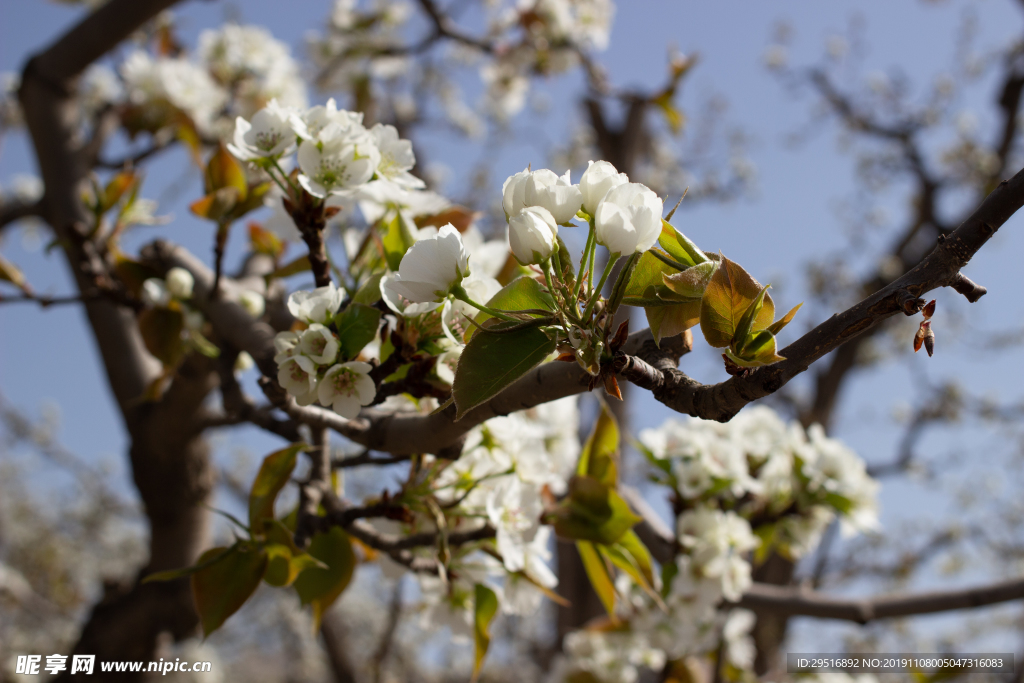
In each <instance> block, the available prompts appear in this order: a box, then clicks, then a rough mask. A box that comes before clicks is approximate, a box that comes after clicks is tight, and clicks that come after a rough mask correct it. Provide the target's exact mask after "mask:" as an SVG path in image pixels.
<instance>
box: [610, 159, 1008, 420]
mask: <svg viewBox="0 0 1024 683" xmlns="http://www.w3.org/2000/svg"><path fill="white" fill-rule="evenodd" d="M1022 205H1024V171H1021V172H1018V173H1017V175H1015V176H1014V177H1013V178H1012V179H1010V180H1008V181H1003V182H1002V183H1000V184H999V187H997V188H996V189H995V191H993V192H992V194H990V195H989V196H988V197H987V198H986V199H985V201H984V202H982V204H981V206H979V207H978V209H977V210H976V211H975V212H974V213H973V214H972V215H971V216H970V217H969V218H968V219H967V220H966V221H964V222H963V223H962V224H961V225H960V227H958V228H957V229H956V230H955V231H953V232H952V233H950V234H949V235H948V236H945V237H943V238H942V239H940V241H939V245H938V246H937V247H935V249H934V250H933V251H932V252H931V254H929V255H928V256H927V257H925V259H924V260H923V261H921V262H920V263H919V264H918V265H917V266H915V267H914V268H913V269H912V270H910V271H909V272H907V273H906V274H905V275H903V276H902V277H900V278H899V279H897V280H896V281H894V282H892V283H891V284H889V285H888V286H886V287H884V288H882V289H880V290H878V291H877V292H875V293H874V294H872V295H871V296H869V297H867V298H866V299H864V300H863V301H861V302H860V303H858V304H856V305H855V306H853V307H851V308H849V309H847V310H846V311H844V312H843V313H839V314H837V315H833V316H832V317H831V318H829V319H828V320H826V321H825V322H823V323H821V324H820V325H818V326H817V327H815V328H814V329H813V330H811V331H810V332H808V333H807V334H805V335H804V336H803V337H801V338H800V339H798V340H797V341H795V342H793V343H792V344H790V345H789V346H787V347H786V348H784V349H782V351H780V355H781V356H783V357H784V358H786V360H784V361H780V362H778V363H775V364H772V365H769V366H765V367H761V368H758V369H757V370H755V371H754V372H752V373H751V374H749V375H748V376H746V377H733V378H732V379H730V380H728V381H725V382H722V383H720V384H715V385H703V384H700V383H699V382H697V381H695V380H693V379H690V378H689V377H687V376H686V375H685V374H683V373H682V372H680V371H679V370H674V369H672V370H667V371H665V372H663V373H662V377H661V378H660V379H659V378H657V377H655V376H652V375H651V373H649V372H647V371H646V370H645V369H644V368H642V367H641V368H640V370H636V371H631V370H630V368H628V367H627V368H626V369H625V371H624V376H625V377H626V378H627V379H630V380H631V381H633V380H634V379H635V380H636V381H637V383H639V384H640V386H647V387H648V388H650V389H651V391H652V392H653V394H654V396H655V398H657V399H658V400H659V401H661V402H662V403H664V404H665V405H667V406H669V407H670V408H672V409H673V410H675V411H677V412H680V413H686V414H688V415H694V416H697V417H702V418H705V419H711V420H718V421H720V422H725V421H728V420H729V419H731V418H732V416H733V415H735V414H736V413H737V412H739V411H740V409H741V408H743V406H745V405H747V404H748V403H750V402H752V401H756V400H757V399H759V398H764V397H765V396H768V395H770V394H772V393H774V392H776V391H778V390H779V389H780V388H781V387H783V386H784V385H785V384H786V383H787V382H789V381H790V380H791V379H793V378H794V377H796V376H797V375H799V374H800V373H802V372H804V371H805V370H806V369H807V368H808V367H810V365H811V364H812V363H814V362H815V361H817V360H818V359H820V358H821V357H822V356H824V355H825V354H827V353H829V352H830V351H832V350H834V349H836V348H838V347H840V346H842V345H843V344H845V343H846V342H848V341H850V340H851V339H855V338H857V337H858V336H859V335H861V334H863V333H864V332H866V331H868V330H870V329H872V328H874V327H875V326H877V325H878V324H880V323H881V322H882V321H884V320H886V319H887V318H889V317H890V316H893V315H895V314H896V313H899V312H903V313H906V314H907V315H910V314H913V313H916V312H917V311H918V310H920V304H921V303H923V302H922V301H921V299H920V297H921V296H922V295H924V294H925V293H927V292H929V291H931V290H933V289H936V288H938V287H946V286H950V287H954V289H957V291H961V292H962V293H964V294H965V296H968V298H969V299H974V300H977V298H979V297H980V296H981V294H982V293H983V292H982V291H981V290H982V289H983V288H981V287H979V286H978V285H975V284H974V283H972V282H970V281H969V280H967V279H966V278H965V277H964V276H963V275H961V274H960V269H962V268H963V267H965V266H966V265H967V263H968V262H969V261H970V259H971V257H972V256H974V254H975V253H977V251H978V250H979V249H980V248H981V247H982V246H983V245H984V244H985V243H986V242H987V241H988V240H989V238H990V237H992V235H993V234H995V232H996V230H998V229H999V228H1000V227H1001V226H1002V225H1003V223H1005V222H1006V221H1007V220H1008V219H1009V218H1010V216H1012V215H1013V214H1014V213H1015V212H1016V211H1017V210H1018V209H1019V208H1020V207H1021V206H1022Z"/></svg>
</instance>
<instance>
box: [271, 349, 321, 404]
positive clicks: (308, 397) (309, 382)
mask: <svg viewBox="0 0 1024 683" xmlns="http://www.w3.org/2000/svg"><path fill="white" fill-rule="evenodd" d="M277 381H278V383H279V384H280V385H281V386H282V387H284V388H285V390H286V391H287V392H288V393H289V394H291V395H292V396H294V397H295V400H296V401H297V402H298V403H299V405H310V404H312V403H313V401H315V400H316V397H317V391H316V387H317V375H316V364H315V363H313V361H312V360H310V359H309V358H306V357H305V356H301V355H293V356H290V357H288V358H286V359H284V360H283V361H282V362H281V363H279V364H278V366H277Z"/></svg>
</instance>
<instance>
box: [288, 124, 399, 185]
mask: <svg viewBox="0 0 1024 683" xmlns="http://www.w3.org/2000/svg"><path fill="white" fill-rule="evenodd" d="M298 161H299V168H300V169H301V170H302V173H300V174H299V184H300V185H302V187H303V188H304V189H305V190H306V192H308V193H310V194H311V195H313V196H315V197H326V196H328V195H330V194H339V193H342V192H344V191H346V190H351V189H354V188H356V187H358V186H360V185H362V184H364V183H366V182H367V181H369V180H370V178H372V177H373V174H374V172H375V171H376V170H377V166H378V165H379V164H380V152H379V151H378V150H377V146H376V145H375V144H374V143H373V138H371V137H370V136H369V134H368V133H367V132H366V131H365V130H364V129H362V126H359V129H356V130H352V129H344V128H342V127H341V126H338V125H337V124H331V125H329V126H328V127H327V128H326V129H324V130H323V131H321V133H320V138H319V139H318V140H316V141H313V140H303V141H302V144H301V145H299V153H298Z"/></svg>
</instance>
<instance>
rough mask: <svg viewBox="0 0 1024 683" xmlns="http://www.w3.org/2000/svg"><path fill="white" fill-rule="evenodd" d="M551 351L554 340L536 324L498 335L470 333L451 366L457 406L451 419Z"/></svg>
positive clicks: (512, 379) (526, 370) (496, 391)
mask: <svg viewBox="0 0 1024 683" xmlns="http://www.w3.org/2000/svg"><path fill="white" fill-rule="evenodd" d="M554 350H555V341H554V340H553V339H551V338H549V337H548V336H547V334H545V333H544V331H543V330H541V329H540V328H537V327H527V328H522V329H518V330H515V331H511V332H504V333H501V334H487V333H479V334H474V335H473V337H472V338H471V339H470V340H469V343H468V344H466V348H465V349H463V351H462V356H461V357H460V358H459V365H458V367H456V368H455V381H454V382H453V384H452V396H453V397H454V398H455V407H456V408H457V409H458V410H457V416H456V418H455V419H456V420H458V419H459V418H461V417H462V416H463V415H465V414H466V413H467V412H469V411H470V410H472V409H473V408H475V407H477V406H478V405H480V404H481V403H483V402H484V401H487V400H489V399H491V398H493V397H494V396H496V395H497V394H498V393H499V392H500V391H501V390H502V389H504V388H505V387H507V386H509V385H510V384H512V383H513V382H515V381H516V380H517V379H519V378H520V377H522V376H523V375H525V374H526V373H527V372H529V371H530V370H532V369H533V368H534V367H536V366H537V365H539V364H540V363H541V362H542V361H543V360H544V359H545V358H547V357H548V355H550V354H551V352H552V351H554Z"/></svg>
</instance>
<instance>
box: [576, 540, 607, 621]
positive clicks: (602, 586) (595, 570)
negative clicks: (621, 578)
mask: <svg viewBox="0 0 1024 683" xmlns="http://www.w3.org/2000/svg"><path fill="white" fill-rule="evenodd" d="M576 550H578V551H579V554H580V559H581V560H583V568H584V569H585V570H586V572H587V578H588V579H590V585H591V586H593V588H594V592H595V593H597V597H598V598H600V600H601V604H602V605H604V609H605V611H606V612H608V616H609V617H611V618H612V620H613V621H617V617H616V616H615V602H616V598H617V596H616V593H615V583H614V581H613V580H612V578H611V576H609V571H608V565H607V564H605V561H604V559H603V558H602V557H601V555H600V554H599V553H598V552H597V548H596V547H595V546H594V544H593V543H589V542H587V541H577V542H576Z"/></svg>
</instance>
